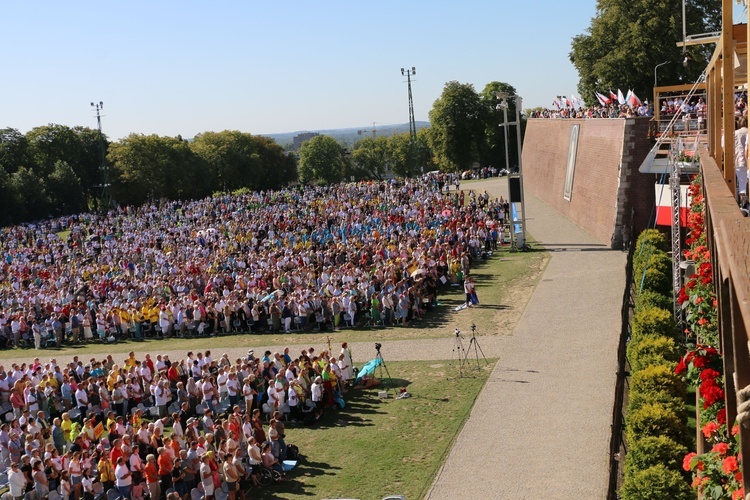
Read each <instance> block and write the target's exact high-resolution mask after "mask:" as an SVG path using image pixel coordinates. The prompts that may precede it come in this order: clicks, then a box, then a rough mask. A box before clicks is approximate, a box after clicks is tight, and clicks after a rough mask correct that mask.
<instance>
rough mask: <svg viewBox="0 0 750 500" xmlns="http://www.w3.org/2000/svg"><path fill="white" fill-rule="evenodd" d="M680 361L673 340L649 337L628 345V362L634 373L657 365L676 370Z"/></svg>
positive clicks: (638, 339) (634, 340) (633, 341)
mask: <svg viewBox="0 0 750 500" xmlns="http://www.w3.org/2000/svg"><path fill="white" fill-rule="evenodd" d="M679 360H680V353H679V349H678V347H677V344H676V343H675V341H674V339H673V338H670V337H655V336H650V335H647V336H641V337H638V338H637V339H633V340H632V341H630V343H628V361H630V371H631V372H632V373H637V372H639V371H641V370H643V369H645V368H648V367H649V366H657V365H666V366H670V367H672V368H674V366H676V364H677V362H678V361H679Z"/></svg>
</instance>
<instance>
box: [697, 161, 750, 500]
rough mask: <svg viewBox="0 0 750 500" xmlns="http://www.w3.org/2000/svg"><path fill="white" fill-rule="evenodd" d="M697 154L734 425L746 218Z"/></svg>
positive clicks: (744, 441) (747, 281)
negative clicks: (701, 178) (699, 160)
mask: <svg viewBox="0 0 750 500" xmlns="http://www.w3.org/2000/svg"><path fill="white" fill-rule="evenodd" d="M699 154H700V159H701V171H702V174H703V194H704V197H705V202H706V237H707V242H708V248H709V251H710V252H711V262H713V263H714V266H713V271H714V283H715V287H716V296H717V301H718V309H719V339H720V348H721V351H722V353H723V354H724V373H725V387H726V402H727V421H728V422H734V420H735V418H736V416H737V403H736V393H737V390H738V389H742V388H744V387H747V386H749V385H750V348H749V343H750V337H749V336H748V334H750V218H747V217H744V216H743V215H742V212H740V209H739V206H738V205H737V202H736V200H735V198H734V193H733V191H732V189H733V186H730V185H728V184H727V182H726V180H725V178H724V173H723V172H722V170H720V169H719V166H718V165H717V164H716V161H715V160H714V159H713V158H712V157H711V156H710V155H709V153H708V151H706V150H705V149H702V150H701V151H700V152H699ZM729 427H731V425H730V426H729ZM740 436H741V450H742V456H743V457H750V428H748V427H745V426H740ZM742 469H743V470H742V472H743V478H744V486H745V491H750V460H747V459H745V460H743V461H742Z"/></svg>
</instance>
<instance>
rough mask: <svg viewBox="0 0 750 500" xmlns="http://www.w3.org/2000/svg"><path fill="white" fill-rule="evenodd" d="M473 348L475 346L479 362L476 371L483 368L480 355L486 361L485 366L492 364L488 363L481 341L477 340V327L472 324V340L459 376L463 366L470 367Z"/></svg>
mask: <svg viewBox="0 0 750 500" xmlns="http://www.w3.org/2000/svg"><path fill="white" fill-rule="evenodd" d="M471 346H474V356H475V357H476V360H477V367H476V369H477V370H479V369H480V368H481V364H480V363H479V354H480V353H481V354H482V358H483V359H484V362H485V364H487V365H489V364H490V362H489V361H487V357H486V356H485V355H484V351H483V350H482V346H480V345H479V340H477V325H475V324H473V323H472V324H471V340H469V347H468V348H467V349H466V352H465V353H464V358H463V360H462V361H461V365H460V366H459V372H458V373H459V375H462V368H463V365H464V364H466V365H469V364H471V361H470V360H469V354H471Z"/></svg>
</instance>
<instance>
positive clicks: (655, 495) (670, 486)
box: [620, 464, 695, 500]
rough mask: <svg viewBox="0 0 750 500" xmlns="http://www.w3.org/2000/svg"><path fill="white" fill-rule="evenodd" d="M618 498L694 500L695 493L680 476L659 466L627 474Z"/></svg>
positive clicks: (624, 499)
mask: <svg viewBox="0 0 750 500" xmlns="http://www.w3.org/2000/svg"><path fill="white" fill-rule="evenodd" d="M620 498H621V499H622V500H656V499H669V500H688V499H690V500H695V492H693V490H692V489H691V488H690V485H689V484H688V483H687V481H685V478H684V477H683V476H682V474H680V473H679V472H678V471H676V470H671V469H668V468H667V467H666V466H665V465H661V464H659V465H652V466H651V467H649V468H648V469H645V470H638V471H633V473H632V474H627V475H626V476H625V480H624V481H623V483H622V488H620Z"/></svg>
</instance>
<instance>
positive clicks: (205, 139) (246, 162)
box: [190, 130, 261, 191]
mask: <svg viewBox="0 0 750 500" xmlns="http://www.w3.org/2000/svg"><path fill="white" fill-rule="evenodd" d="M190 149H192V150H193V152H194V153H196V154H197V155H198V156H200V157H201V158H202V159H203V161H204V162H205V163H206V165H207V166H208V172H207V173H208V178H207V179H206V181H207V182H208V183H209V184H210V186H211V191H234V190H235V189H238V188H241V187H249V188H251V189H254V188H255V186H254V185H253V184H254V183H255V182H256V181H257V180H258V177H259V175H260V173H261V161H260V157H259V156H258V152H257V148H256V144H255V141H254V140H253V136H252V135H250V134H246V133H243V132H238V131H236V130H225V131H223V132H204V133H202V134H198V135H197V136H195V139H193V142H192V143H191V144H190Z"/></svg>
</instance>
